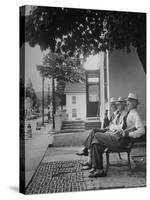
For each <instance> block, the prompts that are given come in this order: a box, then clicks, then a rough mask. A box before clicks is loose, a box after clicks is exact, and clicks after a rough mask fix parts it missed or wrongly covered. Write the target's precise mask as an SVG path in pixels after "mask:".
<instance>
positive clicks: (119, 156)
mask: <svg viewBox="0 0 150 200" xmlns="http://www.w3.org/2000/svg"><path fill="white" fill-rule="evenodd" d="M118 155H119V158H120V160H122V158H121V153H120V152H118Z"/></svg>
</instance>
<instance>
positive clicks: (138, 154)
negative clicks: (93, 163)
mask: <svg viewBox="0 0 150 200" xmlns="http://www.w3.org/2000/svg"><path fill="white" fill-rule="evenodd" d="M80 149H81V147H61V148H54V147H53V148H48V150H47V152H46V154H45V156H44V159H43V160H42V162H41V163H40V165H39V166H38V168H37V170H36V172H35V173H34V176H33V177H32V180H31V181H30V183H29V185H28V187H27V188H26V194H39V193H57V192H71V191H72V192H73V191H87V190H99V189H110V188H111V189H112V188H130V187H144V186H146V170H145V169H146V159H145V158H146V155H145V149H144V148H141V149H136V150H134V151H133V152H132V162H131V165H132V170H131V171H130V170H129V169H128V168H127V167H125V166H122V167H110V169H109V171H108V174H107V177H103V178H89V177H88V175H89V172H88V171H83V170H82V164H81V163H82V162H84V161H85V158H84V159H83V158H80V157H78V156H76V155H75V153H76V152H77V151H79V150H80ZM122 159H123V162H126V155H125V154H122ZM111 162H117V163H118V164H119V159H118V155H117V154H112V155H111ZM105 163H106V161H105V156H104V166H105ZM141 166H142V167H141Z"/></svg>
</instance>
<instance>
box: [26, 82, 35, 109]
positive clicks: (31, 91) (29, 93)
mask: <svg viewBox="0 0 150 200" xmlns="http://www.w3.org/2000/svg"><path fill="white" fill-rule="evenodd" d="M25 91H26V97H29V98H30V99H32V101H33V108H34V106H35V105H37V96H36V93H35V90H34V88H33V86H32V83H31V82H29V83H28V84H27V86H26V88H25Z"/></svg>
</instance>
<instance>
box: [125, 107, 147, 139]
mask: <svg viewBox="0 0 150 200" xmlns="http://www.w3.org/2000/svg"><path fill="white" fill-rule="evenodd" d="M126 123H127V130H129V129H132V128H136V130H134V131H131V132H129V136H130V137H133V138H138V137H140V136H142V135H144V133H145V129H144V125H143V122H142V120H141V118H140V116H139V114H138V112H137V110H136V109H132V110H130V112H129V114H128V116H127V121H126Z"/></svg>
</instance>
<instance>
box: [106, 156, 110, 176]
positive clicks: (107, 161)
mask: <svg viewBox="0 0 150 200" xmlns="http://www.w3.org/2000/svg"><path fill="white" fill-rule="evenodd" d="M109 165H110V163H109V153H108V152H106V174H107V172H108V168H109Z"/></svg>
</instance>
